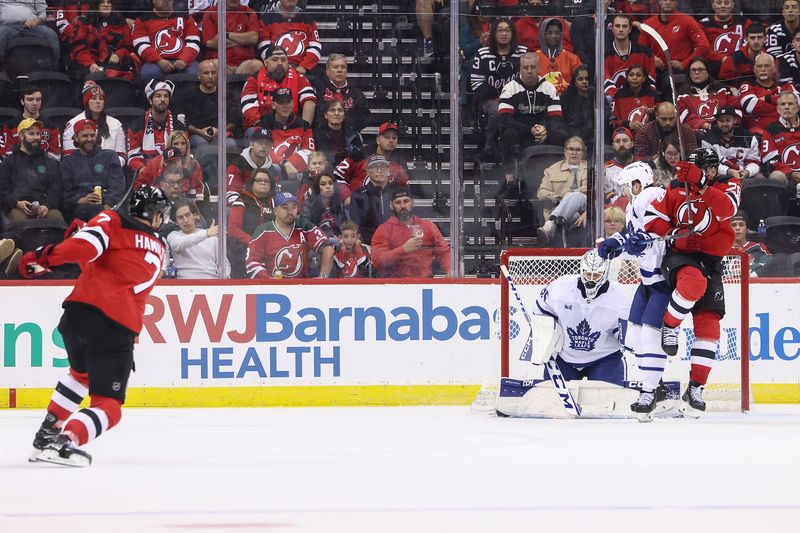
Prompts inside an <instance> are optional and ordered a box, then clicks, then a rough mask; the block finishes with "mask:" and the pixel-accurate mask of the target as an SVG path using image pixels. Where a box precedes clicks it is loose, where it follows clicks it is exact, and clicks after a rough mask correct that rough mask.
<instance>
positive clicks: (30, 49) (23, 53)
mask: <svg viewBox="0 0 800 533" xmlns="http://www.w3.org/2000/svg"><path fill="white" fill-rule="evenodd" d="M47 70H49V71H54V70H56V65H54V64H53V53H52V51H51V50H50V47H49V46H47V42H46V41H45V40H44V39H41V38H39V37H36V36H19V35H18V36H15V37H12V38H10V39H9V40H8V53H7V55H6V62H5V71H6V72H7V73H8V77H9V78H11V79H12V80H14V79H16V78H17V77H18V76H27V75H28V74H29V73H31V72H36V71H47Z"/></svg>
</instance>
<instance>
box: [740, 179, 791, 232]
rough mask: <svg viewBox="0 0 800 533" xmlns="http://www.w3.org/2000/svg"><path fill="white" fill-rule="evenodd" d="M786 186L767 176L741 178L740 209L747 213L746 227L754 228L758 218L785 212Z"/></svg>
mask: <svg viewBox="0 0 800 533" xmlns="http://www.w3.org/2000/svg"><path fill="white" fill-rule="evenodd" d="M787 204H788V197H787V193H786V186H784V185H781V184H780V183H778V182H777V181H775V180H771V179H767V178H747V179H745V180H742V199H741V206H742V209H743V210H744V211H745V213H747V216H746V219H747V220H746V222H747V227H748V228H750V229H753V230H754V229H756V228H757V227H758V223H759V221H760V220H762V219H764V220H766V219H767V218H769V217H776V216H783V215H785V214H786V209H787Z"/></svg>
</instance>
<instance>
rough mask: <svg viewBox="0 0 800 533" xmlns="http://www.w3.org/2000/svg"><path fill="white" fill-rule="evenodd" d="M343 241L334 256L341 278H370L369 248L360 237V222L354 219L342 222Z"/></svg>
mask: <svg viewBox="0 0 800 533" xmlns="http://www.w3.org/2000/svg"><path fill="white" fill-rule="evenodd" d="M340 230H341V232H342V235H341V243H342V245H341V246H340V247H339V250H338V251H337V252H336V254H335V255H334V256H333V263H334V264H335V265H336V272H337V274H338V275H337V277H339V278H368V277H370V271H371V270H372V262H371V261H370V258H369V248H368V247H367V245H366V244H361V243H360V242H359V239H358V224H356V223H355V222H353V221H352V220H348V221H346V222H343V223H342V227H341V228H340Z"/></svg>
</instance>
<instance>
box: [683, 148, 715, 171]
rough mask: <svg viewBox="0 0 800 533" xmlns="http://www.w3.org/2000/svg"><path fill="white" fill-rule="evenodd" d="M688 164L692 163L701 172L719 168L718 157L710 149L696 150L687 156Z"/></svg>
mask: <svg viewBox="0 0 800 533" xmlns="http://www.w3.org/2000/svg"><path fill="white" fill-rule="evenodd" d="M689 163H694V164H695V165H697V166H698V167H700V168H702V169H703V170H705V169H707V168H715V169H716V168H717V167H719V156H718V155H717V152H715V151H714V150H712V149H711V148H697V149H696V150H694V151H693V152H692V153H691V154H689Z"/></svg>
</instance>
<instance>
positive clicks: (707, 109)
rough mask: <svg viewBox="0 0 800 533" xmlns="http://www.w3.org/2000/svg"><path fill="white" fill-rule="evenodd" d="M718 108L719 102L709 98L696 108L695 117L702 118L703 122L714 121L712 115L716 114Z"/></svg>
mask: <svg viewBox="0 0 800 533" xmlns="http://www.w3.org/2000/svg"><path fill="white" fill-rule="evenodd" d="M718 106H719V102H718V101H717V99H716V98H711V99H709V100H706V101H705V102H703V103H702V104H700V105H699V106H697V116H698V117H700V118H702V119H703V120H714V115H716V114H717V107H718Z"/></svg>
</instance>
